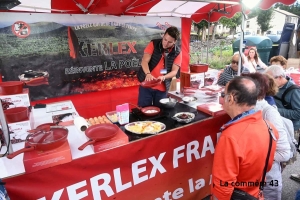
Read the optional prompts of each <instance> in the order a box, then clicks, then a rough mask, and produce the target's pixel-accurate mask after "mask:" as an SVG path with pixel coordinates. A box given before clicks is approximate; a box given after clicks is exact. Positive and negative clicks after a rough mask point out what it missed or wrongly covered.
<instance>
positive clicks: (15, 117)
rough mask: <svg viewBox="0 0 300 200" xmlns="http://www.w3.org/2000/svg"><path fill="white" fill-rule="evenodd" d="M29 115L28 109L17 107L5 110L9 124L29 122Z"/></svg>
mask: <svg viewBox="0 0 300 200" xmlns="http://www.w3.org/2000/svg"><path fill="white" fill-rule="evenodd" d="M28 114H29V111H28V108H27V107H15V108H10V109H7V110H4V115H5V118H6V120H7V122H8V123H14V122H20V121H25V120H28Z"/></svg>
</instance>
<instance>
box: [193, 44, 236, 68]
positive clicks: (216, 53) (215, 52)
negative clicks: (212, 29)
mask: <svg viewBox="0 0 300 200" xmlns="http://www.w3.org/2000/svg"><path fill="white" fill-rule="evenodd" d="M221 47H222V48H221ZM221 50H222V57H220V54H221ZM232 52H233V51H232V46H231V45H228V46H215V47H213V48H211V49H210V50H209V59H208V63H209V64H210V68H213V69H223V68H225V66H226V65H228V64H230V61H231V57H232V54H233V53H232ZM203 54H204V55H201V52H195V53H191V54H190V63H191V64H192V63H199V62H201V58H203V57H204V58H203V61H202V62H206V52H203Z"/></svg>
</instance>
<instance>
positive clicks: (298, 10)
mask: <svg viewBox="0 0 300 200" xmlns="http://www.w3.org/2000/svg"><path fill="white" fill-rule="evenodd" d="M274 7H275V8H279V9H281V10H285V11H288V12H290V13H293V14H295V15H298V16H300V3H298V2H296V3H294V4H293V5H290V6H286V5H284V4H281V3H277V4H275V6H274Z"/></svg>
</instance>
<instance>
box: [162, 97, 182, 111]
mask: <svg viewBox="0 0 300 200" xmlns="http://www.w3.org/2000/svg"><path fill="white" fill-rule="evenodd" d="M159 102H160V103H161V105H163V107H165V108H174V107H175V105H176V103H177V102H178V101H177V99H174V98H171V97H169V98H163V99H161V100H160V101H159Z"/></svg>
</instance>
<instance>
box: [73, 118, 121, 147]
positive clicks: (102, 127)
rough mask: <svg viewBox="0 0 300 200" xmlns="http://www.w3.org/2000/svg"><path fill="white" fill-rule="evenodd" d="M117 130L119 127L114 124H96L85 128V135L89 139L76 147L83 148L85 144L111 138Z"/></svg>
mask: <svg viewBox="0 0 300 200" xmlns="http://www.w3.org/2000/svg"><path fill="white" fill-rule="evenodd" d="M118 130H119V128H118V127H117V126H116V125H114V124H96V125H93V126H90V127H88V128H87V129H86V130H85V135H86V136H87V137H88V138H89V141H87V142H85V143H84V144H83V145H81V146H80V147H78V149H79V150H83V149H84V148H85V147H86V146H87V145H90V144H94V143H95V142H98V141H103V140H108V139H110V138H113V137H114V136H115V135H116V134H117V133H118Z"/></svg>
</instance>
